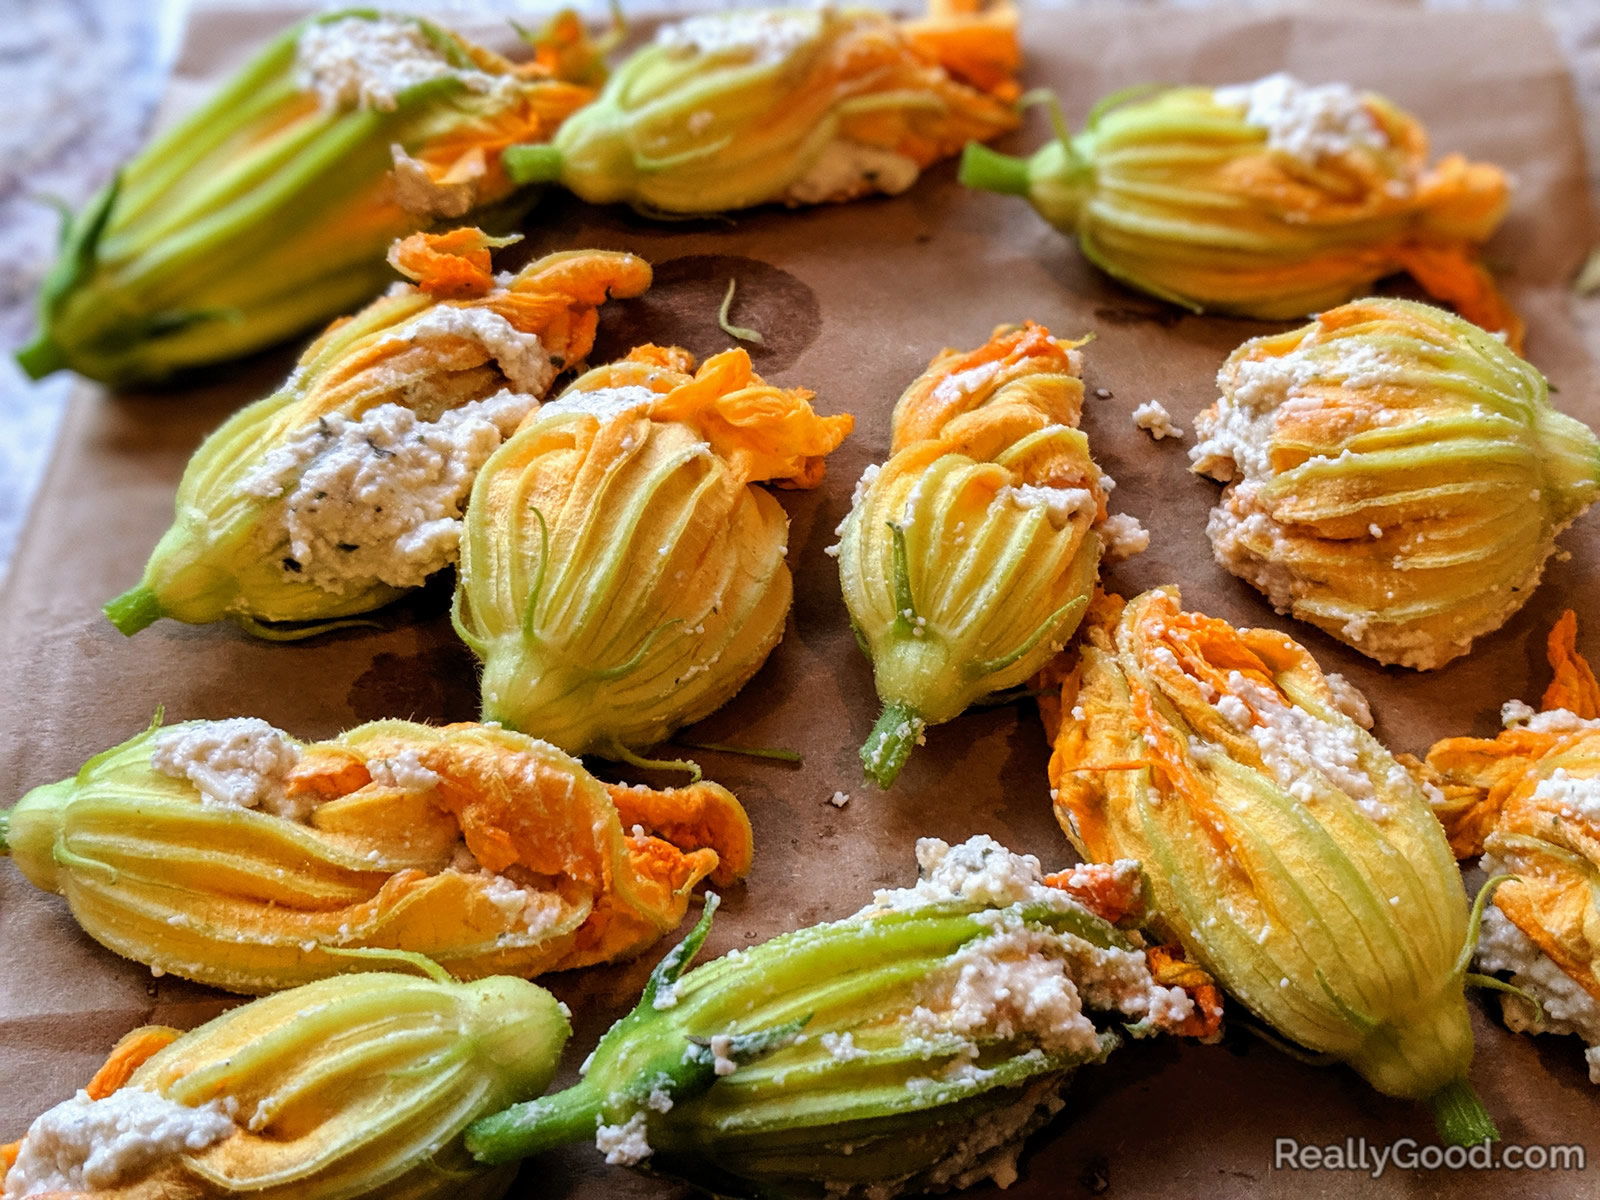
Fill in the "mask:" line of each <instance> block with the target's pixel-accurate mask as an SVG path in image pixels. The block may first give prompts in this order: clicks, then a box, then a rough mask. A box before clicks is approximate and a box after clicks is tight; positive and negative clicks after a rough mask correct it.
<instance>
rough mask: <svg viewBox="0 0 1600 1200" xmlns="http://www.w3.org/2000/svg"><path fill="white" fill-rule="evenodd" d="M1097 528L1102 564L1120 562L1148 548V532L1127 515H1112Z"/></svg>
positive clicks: (1136, 518)
mask: <svg viewBox="0 0 1600 1200" xmlns="http://www.w3.org/2000/svg"><path fill="white" fill-rule="evenodd" d="M1098 528H1099V531H1100V541H1101V560H1102V561H1103V562H1108V563H1116V562H1122V561H1123V560H1124V559H1128V558H1132V557H1133V556H1134V555H1135V554H1143V553H1144V552H1145V551H1146V550H1148V549H1149V548H1150V531H1149V530H1148V529H1146V528H1145V527H1144V525H1143V524H1141V523H1140V521H1139V518H1138V517H1135V516H1133V515H1131V514H1129V513H1112V514H1111V515H1110V516H1109V517H1107V518H1106V519H1105V520H1104V521H1101V522H1100V525H1099V527H1098Z"/></svg>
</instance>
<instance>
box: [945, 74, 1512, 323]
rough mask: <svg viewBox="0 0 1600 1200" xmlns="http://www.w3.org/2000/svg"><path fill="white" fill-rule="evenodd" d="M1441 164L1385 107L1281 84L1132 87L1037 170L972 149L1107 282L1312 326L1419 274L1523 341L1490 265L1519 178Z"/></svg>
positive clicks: (1046, 153)
mask: <svg viewBox="0 0 1600 1200" xmlns="http://www.w3.org/2000/svg"><path fill="white" fill-rule="evenodd" d="M1427 155H1428V146H1427V134H1426V132H1425V131H1424V129H1423V127H1422V124H1421V123H1420V122H1419V121H1418V120H1417V119H1416V118H1415V117H1413V116H1411V115H1410V114H1409V113H1406V112H1404V111H1402V110H1401V109H1399V108H1397V107H1396V106H1395V105H1394V104H1392V103H1391V102H1390V101H1388V100H1386V99H1385V98H1384V97H1382V96H1379V95H1377V94H1375V93H1372V92H1359V93H1358V92H1355V91H1353V90H1351V89H1350V88H1348V87H1346V86H1345V85H1343V84H1332V85H1325V86H1322V87H1315V88H1314V87H1308V86H1307V85H1305V84H1302V83H1300V82H1299V81H1298V80H1294V79H1292V78H1290V77H1288V76H1284V75H1277V76H1269V77H1267V78H1266V79H1262V80H1259V81H1257V82H1256V83H1254V84H1248V85H1242V86H1238V87H1232V88H1217V89H1213V88H1204V87H1184V88H1173V89H1168V90H1164V91H1158V92H1156V93H1155V94H1154V95H1147V94H1141V93H1138V92H1134V93H1129V92H1119V93H1117V94H1115V95H1113V96H1110V97H1107V98H1106V99H1105V100H1103V101H1101V103H1100V104H1099V105H1097V106H1096V107H1095V109H1094V110H1093V111H1092V112H1091V113H1090V115H1089V118H1088V122H1087V126H1086V128H1085V129H1084V130H1083V131H1082V132H1081V133H1079V134H1077V135H1076V136H1068V135H1067V134H1066V132H1065V131H1064V130H1063V131H1062V134H1061V136H1060V138H1059V139H1058V140H1056V141H1054V142H1051V143H1049V144H1048V145H1046V146H1045V147H1044V148H1043V149H1041V150H1039V151H1038V152H1037V153H1036V154H1035V155H1034V156H1033V157H1032V158H1031V159H1027V160H1021V159H1008V158H1004V157H1002V156H998V155H993V154H991V153H988V152H985V151H983V149H982V147H978V148H977V149H976V150H974V151H969V154H968V160H967V161H966V162H964V163H963V170H962V179H963V182H966V183H968V184H970V185H972V186H975V187H985V188H990V189H992V190H996V191H1003V192H1015V193H1018V194H1021V195H1023V196H1025V197H1026V198H1027V199H1028V200H1029V201H1030V202H1031V203H1032V204H1033V206H1034V207H1035V208H1036V209H1038V211H1039V212H1040V214H1041V215H1042V216H1044V218H1045V219H1046V220H1047V221H1049V222H1050V223H1051V224H1053V225H1055V226H1056V227H1057V228H1058V229H1060V230H1062V231H1063V232H1064V233H1068V234H1073V235H1075V236H1076V237H1077V238H1078V244H1079V246H1080V247H1081V248H1082V250H1083V253H1084V255H1085V256H1086V257H1088V258H1089V259H1090V260H1092V261H1093V262H1094V263H1095V264H1097V265H1098V266H1099V267H1101V268H1102V269H1103V270H1105V271H1106V272H1107V273H1109V274H1111V275H1114V276H1115V277H1116V278H1117V279H1119V280H1121V281H1122V282H1123V283H1126V284H1128V285H1129V286H1130V287H1134V288H1137V289H1139V290H1140V291H1143V292H1148V293H1150V294H1151V295H1153V296H1158V297H1160V298H1162V299H1164V300H1169V301H1172V302H1173V303H1176V304H1181V305H1183V306H1184V307H1186V308H1190V309H1194V310H1196V311H1201V310H1207V311H1213V312H1221V313H1233V314H1237V315H1240V316H1249V317H1261V318H1266V319H1273V320H1279V319H1287V318H1292V317H1302V316H1307V315H1309V314H1311V313H1315V312H1318V311H1320V310H1322V309H1325V308H1332V307H1333V306H1334V305H1336V304H1340V303H1342V302H1343V301H1346V300H1348V299H1350V298H1351V297H1352V296H1356V295H1359V294H1361V293H1362V292H1364V291H1366V290H1367V289H1368V287H1369V286H1370V285H1371V284H1372V282H1373V281H1374V280H1377V279H1380V278H1382V277H1383V276H1385V275H1390V274H1393V273H1395V272H1397V271H1406V272H1409V273H1410V274H1411V275H1413V276H1414V277H1415V278H1416V279H1417V281H1418V282H1419V283H1420V284H1421V285H1422V286H1423V287H1424V288H1425V289H1426V290H1427V291H1428V292H1429V293H1430V294H1431V295H1433V296H1434V297H1436V298H1438V299H1439V300H1441V301H1444V302H1447V303H1450V304H1454V305H1456V306H1457V307H1458V308H1459V309H1460V311H1461V312H1462V314H1463V315H1465V316H1467V317H1468V318H1470V319H1471V320H1474V321H1477V322H1479V323H1480V324H1482V325H1483V326H1484V327H1485V328H1488V329H1495V330H1504V331H1506V332H1507V333H1508V334H1509V335H1510V337H1511V339H1512V342H1513V343H1514V344H1515V343H1516V342H1517V341H1518V340H1519V339H1520V336H1521V331H1522V323H1521V321H1520V320H1519V319H1518V318H1517V317H1516V314H1515V313H1513V312H1512V311H1511V309H1510V307H1509V305H1508V304H1507V303H1506V301H1505V300H1504V298H1503V297H1502V296H1501V295H1500V293H1499V291H1498V289H1497V288H1496V286H1495V284H1494V281H1493V280H1492V279H1491V277H1490V276H1489V274H1488V272H1487V271H1486V270H1485V269H1484V268H1483V266H1482V264H1481V263H1480V262H1479V261H1478V257H1477V255H1478V247H1479V246H1480V245H1481V244H1482V243H1483V242H1484V241H1485V240H1486V239H1487V238H1488V237H1489V235H1490V234H1491V233H1493V231H1494V229H1495V227H1496V226H1497V225H1498V224H1499V222H1500V220H1501V218H1502V217H1503V216H1504V214H1505V211H1506V207H1507V204H1508V197H1509V191H1510V184H1509V181H1508V180H1507V178H1506V175H1505V173H1504V172H1503V171H1501V170H1500V169H1499V168H1497V167H1494V166H1491V165H1489V164H1486V163H1474V162H1469V161H1467V160H1466V159H1465V158H1463V157H1462V156H1460V155H1454V154H1453V155H1450V156H1449V157H1447V158H1444V159H1442V160H1441V161H1440V162H1438V163H1437V164H1435V165H1434V166H1432V167H1429V166H1427Z"/></svg>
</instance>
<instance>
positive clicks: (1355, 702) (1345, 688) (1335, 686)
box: [1323, 671, 1372, 729]
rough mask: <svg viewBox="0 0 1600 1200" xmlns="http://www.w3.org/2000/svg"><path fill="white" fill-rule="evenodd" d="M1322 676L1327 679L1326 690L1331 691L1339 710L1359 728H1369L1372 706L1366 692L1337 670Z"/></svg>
mask: <svg viewBox="0 0 1600 1200" xmlns="http://www.w3.org/2000/svg"><path fill="white" fill-rule="evenodd" d="M1323 678H1324V679H1326V680H1327V681H1328V690H1329V691H1331V692H1332V693H1333V702H1334V703H1335V704H1337V705H1338V706H1339V711H1340V712H1342V713H1343V714H1344V715H1345V716H1347V717H1349V718H1350V719H1351V720H1352V721H1354V722H1355V723H1356V724H1357V725H1359V726H1361V728H1363V729H1371V728H1372V706H1371V705H1369V704H1368V703H1367V697H1366V694H1365V693H1363V692H1362V690H1361V689H1360V688H1358V687H1357V686H1356V685H1355V684H1353V683H1351V682H1350V681H1349V680H1348V679H1346V678H1345V677H1344V676H1343V675H1341V674H1339V673H1338V672H1337V671H1330V672H1328V674H1326V675H1324V676H1323Z"/></svg>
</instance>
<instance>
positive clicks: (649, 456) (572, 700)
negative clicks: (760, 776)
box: [454, 346, 854, 758]
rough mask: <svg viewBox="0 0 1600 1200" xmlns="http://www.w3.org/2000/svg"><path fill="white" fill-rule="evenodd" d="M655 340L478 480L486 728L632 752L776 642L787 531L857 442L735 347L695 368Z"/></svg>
mask: <svg viewBox="0 0 1600 1200" xmlns="http://www.w3.org/2000/svg"><path fill="white" fill-rule="evenodd" d="M692 366H693V360H692V358H690V356H689V355H688V353H687V352H685V351H683V350H677V349H662V348H660V347H657V346H645V347H641V348H639V349H637V350H635V351H634V352H633V353H632V354H630V355H629V356H628V357H627V359H625V360H623V361H621V362H618V363H614V364H612V365H611V366H608V367H600V368H597V369H595V370H592V371H590V372H588V373H587V374H586V375H583V376H582V377H580V378H579V379H578V380H577V381H576V382H574V383H573V384H572V385H571V386H570V387H569V388H568V389H567V390H566V391H565V392H563V393H562V394H561V395H560V397H558V398H557V399H555V400H553V401H551V402H549V403H548V404H546V405H545V406H544V407H543V408H542V409H540V411H539V412H538V413H537V414H536V415H534V416H532V417H530V418H529V419H528V420H527V421H525V422H524V423H523V425H522V427H521V428H520V429H519V430H518V431H517V432H516V434H515V436H513V437H512V438H510V439H509V440H508V441H507V442H506V443H505V445H504V446H502V447H501V448H500V449H499V450H498V451H496V452H495V454H494V457H492V458H491V459H490V460H489V461H488V462H487V463H486V464H485V465H484V468H483V470H482V471H481V472H480V473H479V475H478V481H477V483H476V484H475V485H474V486H473V490H472V499H471V502H470V503H469V504H468V506H467V515H466V534H465V536H464V538H463V539H462V544H461V567H460V570H459V572H458V574H457V580H456V597H455V609H454V617H455V623H456V630H457V632H459V633H460V635H461V637H462V639H463V640H464V641H465V642H466V643H467V645H469V646H470V647H472V649H473V651H474V652H475V653H476V654H477V655H478V657H479V658H480V659H482V660H483V719H484V720H486V721H500V722H503V723H504V724H506V725H508V726H510V727H511V728H514V729H521V730H523V731H524V732H526V733H531V734H533V735H534V736H536V737H541V738H544V739H546V740H547V741H550V742H553V743H555V744H556V745H558V746H560V747H561V748H562V749H564V750H566V751H568V752H569V753H571V754H587V753H591V752H593V753H600V754H610V755H612V756H613V757H619V758H629V757H632V756H633V755H634V752H635V750H636V748H640V747H647V746H650V745H653V744H654V743H656V742H659V741H660V740H661V739H663V738H665V737H667V736H668V735H669V734H670V733H672V732H673V731H674V730H675V729H678V728H680V727H681V726H684V725H687V724H689V723H690V722H692V721H697V720H699V719H700V718H701V717H704V716H706V715H707V714H708V713H710V712H712V711H713V710H714V709H716V708H718V707H720V706H721V705H723V704H724V703H726V702H727V701H728V700H729V699H730V698H731V697H732V696H733V694H734V693H735V692H737V691H738V690H739V689H740V688H741V687H743V686H744V684H745V682H746V681H747V680H748V679H749V678H750V676H752V675H754V674H755V672H756V669H757V668H758V667H760V666H761V663H762V662H763V661H764V660H765V659H766V657H767V654H768V653H769V652H770V651H771V650H772V648H773V646H775V645H777V643H778V640H779V639H780V638H781V637H782V636H783V625H784V619H785V617H786V616H787V614H788V612H789V601H790V598H791V594H792V590H793V587H792V583H791V580H790V576H789V568H788V566H787V565H786V564H785V562H784V552H785V550H786V549H787V544H788V538H789V520H788V517H787V516H785V514H784V511H783V508H782V507H781V506H780V505H779V504H778V502H777V501H776V500H775V499H774V498H773V497H772V496H771V494H770V493H768V492H767V491H765V490H764V489H761V488H758V487H754V486H751V485H753V484H756V483H760V482H772V483H775V484H777V485H778V486H781V487H793V488H810V487H815V486H816V485H817V484H818V483H820V482H821V480H822V473H823V458H824V456H826V455H827V454H829V453H830V452H831V451H832V450H834V449H835V448H836V447H837V446H838V445H839V443H840V442H842V441H843V440H844V438H845V436H846V435H847V434H848V433H849V432H850V428H851V426H852V424H853V423H854V422H853V419H852V418H851V417H850V416H848V415H843V416H833V417H821V416H818V415H817V414H816V413H815V412H813V411H812V409H811V405H810V404H809V403H808V401H809V399H810V395H811V393H809V392H806V391H801V390H793V391H786V390H784V389H782V388H776V387H773V386H771V385H770V384H767V383H764V382H763V381H762V379H761V377H760V376H759V375H756V374H755V373H754V372H753V371H752V370H751V369H750V358H749V356H748V355H747V354H746V353H745V352H744V351H743V350H729V351H727V352H726V353H723V354H718V355H716V356H715V357H713V358H709V359H707V360H706V362H705V364H704V365H703V366H701V368H700V369H699V371H698V372H696V373H695V374H693V375H690V374H689V371H690V370H691V368H692Z"/></svg>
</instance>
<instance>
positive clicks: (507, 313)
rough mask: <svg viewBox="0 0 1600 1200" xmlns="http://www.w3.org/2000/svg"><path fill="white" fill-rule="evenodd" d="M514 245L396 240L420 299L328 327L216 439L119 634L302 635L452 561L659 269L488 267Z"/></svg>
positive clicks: (632, 261)
mask: <svg viewBox="0 0 1600 1200" xmlns="http://www.w3.org/2000/svg"><path fill="white" fill-rule="evenodd" d="M507 240H512V241H514V240H515V239H507ZM505 244H506V240H502V239H497V238H491V237H488V236H487V235H485V234H483V233H482V232H480V231H479V230H476V229H457V230H453V231H452V232H450V233H447V234H415V235H413V236H411V237H409V238H407V239H405V240H404V241H401V242H397V243H395V245H394V246H393V247H391V249H390V253H389V258H390V261H391V262H393V263H394V265H395V267H396V268H398V269H399V270H400V271H401V272H402V273H404V274H405V275H406V276H408V277H409V278H410V279H412V280H414V281H415V283H414V285H409V284H408V285H401V286H398V287H396V288H393V289H391V290H390V292H389V293H388V294H387V295H385V296H384V297H382V298H381V299H379V300H375V301H373V302H372V303H371V304H369V305H368V306H367V307H366V308H364V309H362V310H361V311H360V312H359V313H357V314H356V315H355V316H354V317H350V318H346V319H344V320H341V321H336V322H334V324H333V325H331V326H329V328H328V330H327V331H326V332H325V333H324V334H323V335H322V336H321V337H320V338H318V339H317V340H316V341H315V342H313V343H312V345H311V347H310V348H309V349H308V350H307V351H306V352H305V354H303V355H302V356H301V358H300V364H299V366H298V367H297V368H296V369H295V372H294V374H293V375H291V376H290V377H289V379H288V381H287V382H286V383H285V384H284V385H283V387H281V388H279V389H278V390H277V391H276V392H274V393H273V394H272V395H270V396H268V397H266V398H265V399H263V400H259V401H257V402H256V403H255V404H252V405H250V406H249V407H248V408H245V409H243V410H241V411H240V412H238V413H237V414H235V415H234V416H233V417H232V418H230V419H229V420H228V421H227V422H226V423H225V424H224V425H223V426H222V427H221V428H220V429H218V430H217V431H216V432H215V433H213V434H212V435H211V436H210V437H209V438H207V439H206V441H205V443H204V444H203V445H201V447H200V449H199V450H198V451H196V452H195V455H194V458H193V459H192V460H191V461H190V463H189V466H188V468H187V469H186V470H185V471H184V475H183V481H182V482H181V483H180V484H179V485H178V496H177V502H176V515H175V519H174V521H173V524H172V527H171V528H170V529H169V530H168V531H167V532H166V534H165V535H164V536H163V537H162V539H161V541H160V542H159V543H158V544H157V546H156V548H155V550H154V551H153V552H152V553H151V555H150V561H149V563H148V565H147V566H146V567H145V572H144V579H143V581H142V582H141V583H140V584H139V586H137V587H135V588H132V589H130V590H129V591H128V592H126V593H124V594H123V595H121V596H118V597H117V598H116V599H115V600H113V601H111V602H110V603H109V604H107V605H106V615H107V616H108V617H109V618H110V619H111V621H112V623H113V624H114V625H116V627H117V628H118V629H120V630H121V631H122V632H123V633H126V634H134V633H137V632H138V631H139V630H141V629H143V628H145V627H146V626H147V625H149V624H150V623H151V622H153V621H156V620H158V619H160V618H161V617H171V618H173V619H175V620H179V621H187V622H190V623H194V624H200V623H205V622H209V621H218V620H222V619H224V618H227V619H231V620H233V621H236V622H237V623H238V624H240V625H241V626H243V627H244V628H245V629H246V630H248V631H250V632H251V633H255V634H257V635H259V636H263V637H280V638H281V637H298V636H306V635H308V634H313V633H317V632H321V631H322V630H324V629H326V628H328V627H329V624H330V622H336V621H338V620H339V619H340V618H343V617H348V616H350V615H352V614H357V613H365V612H370V611H372V610H373V609H375V608H379V607H382V606H383V605H385V604H388V603H389V602H390V601H392V600H394V599H396V598H397V597H399V596H400V595H402V594H403V593H404V592H405V591H406V590H408V589H411V588H416V587H420V586H421V585H422V583H423V582H424V581H425V580H426V579H427V578H428V576H429V575H431V574H433V573H434V572H435V571H439V570H441V569H443V568H444V567H447V566H449V565H450V564H451V563H453V562H454V561H455V557H456V550H457V547H458V545H459V543H460V539H461V509H462V506H463V505H464V504H465V503H466V499H467V495H468V493H469V491H470V490H471V488H472V481H473V478H474V476H475V475H476V473H477V470H478V468H479V467H481V466H482V465H483V463H484V462H485V460H487V459H488V457H489V455H490V454H491V453H493V451H494V450H495V449H496V448H497V447H498V446H499V445H500V443H501V441H502V440H503V439H504V438H505V437H507V436H509V435H510V433H511V432H512V430H514V429H515V428H516V427H517V424H518V422H520V421H521V420H522V418H523V417H525V416H526V415H527V414H528V413H530V412H532V411H533V410H534V409H536V408H537V407H538V406H539V401H540V399H541V398H542V397H543V396H544V394H545V393H546V392H547V391H548V390H549V388H550V385H551V384H552V383H553V382H554V381H555V378H556V376H557V375H559V374H560V373H561V371H562V370H563V369H565V368H566V367H568V366H570V365H573V364H576V363H578V362H581V361H582V360H583V358H584V357H585V356H587V355H588V353H589V349H590V347H591V346H592V345H593V344H594V334H595V324H596V320H597V316H596V312H595V309H596V308H597V307H598V306H599V305H601V304H603V303H604V302H605V300H606V299H607V298H608V297H609V296H637V295H638V294H639V293H640V292H642V291H644V290H645V289H646V288H647V287H649V286H650V267H649V264H647V263H645V262H643V261H641V260H640V259H637V258H635V257H633V255H631V254H619V253H615V252H612V251H601V250H573V251H564V252H561V253H557V254H551V255H547V256H546V257H544V258H541V259H537V260H535V261H534V262H531V263H529V264H528V265H527V266H526V267H524V268H523V269H522V270H521V271H519V272H517V273H516V275H514V276H511V277H510V278H509V279H505V278H501V279H497V278H496V277H495V276H494V275H493V273H492V271H491V269H490V260H489V252H490V250H491V249H492V248H493V247H495V246H500V245H505ZM283 622H290V623H291V624H289V625H284V624H283Z"/></svg>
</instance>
